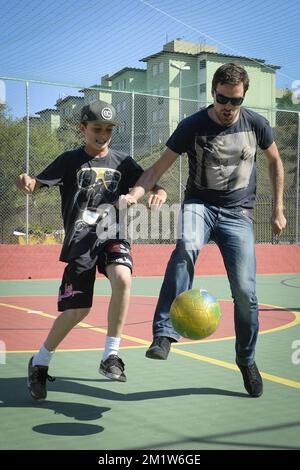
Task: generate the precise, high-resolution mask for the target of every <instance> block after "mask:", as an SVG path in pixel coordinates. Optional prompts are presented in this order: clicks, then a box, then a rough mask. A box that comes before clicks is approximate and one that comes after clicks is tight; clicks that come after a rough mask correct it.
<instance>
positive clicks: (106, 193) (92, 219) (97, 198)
mask: <svg viewBox="0 0 300 470" xmlns="http://www.w3.org/2000/svg"><path fill="white" fill-rule="evenodd" d="M120 180H121V173H120V172H119V171H118V170H113V169H111V168H101V167H84V168H80V169H79V170H78V172H77V187H78V190H77V192H76V194H75V204H76V205H77V207H78V209H79V213H78V215H79V217H78V218H77V219H76V221H75V229H76V230H77V231H81V230H82V229H83V228H85V227H87V226H90V225H96V224H97V223H98V221H99V220H101V218H102V216H103V213H104V211H105V210H106V209H107V208H108V205H111V204H114V203H115V201H116V197H117V189H118V185H119V182H120Z"/></svg>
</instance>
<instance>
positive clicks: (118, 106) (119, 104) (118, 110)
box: [117, 103, 122, 113]
mask: <svg viewBox="0 0 300 470" xmlns="http://www.w3.org/2000/svg"><path fill="white" fill-rule="evenodd" d="M121 106H122V105H121V103H118V104H117V113H119V112H120V111H121Z"/></svg>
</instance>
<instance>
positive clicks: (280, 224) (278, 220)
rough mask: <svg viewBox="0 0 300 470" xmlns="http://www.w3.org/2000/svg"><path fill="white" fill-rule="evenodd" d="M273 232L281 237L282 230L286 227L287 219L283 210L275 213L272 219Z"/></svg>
mask: <svg viewBox="0 0 300 470" xmlns="http://www.w3.org/2000/svg"><path fill="white" fill-rule="evenodd" d="M271 223H272V231H273V233H274V234H275V235H280V234H281V232H282V230H283V229H284V228H285V227H286V218H285V216H284V214H283V211H282V210H279V211H276V210H274V211H273V214H272V218H271Z"/></svg>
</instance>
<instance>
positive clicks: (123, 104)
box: [122, 101, 126, 111]
mask: <svg viewBox="0 0 300 470" xmlns="http://www.w3.org/2000/svg"><path fill="white" fill-rule="evenodd" d="M125 109H126V101H123V103H122V111H125Z"/></svg>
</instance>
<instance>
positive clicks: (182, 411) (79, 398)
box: [0, 245, 300, 450]
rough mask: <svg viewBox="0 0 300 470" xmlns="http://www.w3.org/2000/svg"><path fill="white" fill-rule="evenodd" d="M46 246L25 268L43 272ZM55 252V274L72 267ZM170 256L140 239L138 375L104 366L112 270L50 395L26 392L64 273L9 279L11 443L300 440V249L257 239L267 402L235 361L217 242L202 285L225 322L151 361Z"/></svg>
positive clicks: (205, 260)
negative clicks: (116, 375)
mask: <svg viewBox="0 0 300 470" xmlns="http://www.w3.org/2000/svg"><path fill="white" fill-rule="evenodd" d="M31 249H32V248H31ZM48 249H49V247H48ZM41 250H46V247H39V248H37V249H36V251H39V252H38V254H35V253H34V251H33V252H32V257H31V264H30V263H29V262H28V263H27V265H26V263H25V265H24V266H23V267H21V268H20V271H19V272H18V273H15V275H18V276H19V277H20V276H22V275H23V277H25V276H26V275H27V278H28V277H29V275H30V273H33V272H36V273H38V266H37V257H39V258H41V256H40V255H41ZM7 251H8V250H6V252H7ZM15 251H16V249H15ZM52 251H53V253H52V255H53V260H52V258H51V256H50V255H49V256H48V260H47V262H48V267H49V272H50V273H51V274H52V275H53V274H55V272H54V270H55V269H61V267H60V266H59V263H58V262H56V261H55V257H54V255H56V251H57V248H55V249H54V250H52ZM142 253H143V256H141V254H142ZM149 253H152V256H151V257H149V258H147V254H149ZM169 253H170V247H168V248H164V249H163V248H161V247H156V252H155V248H154V249H152V248H151V250H150V249H149V247H147V246H146V247H141V246H136V247H135V249H134V251H133V254H134V258H135V266H136V268H135V276H134V278H133V287H132V297H131V303H130V309H129V315H128V319H127V322H126V327H125V330H124V335H123V340H122V347H121V351H120V355H121V357H122V358H123V360H124V362H125V364H126V374H127V377H128V381H127V382H126V383H119V382H112V381H109V380H107V379H106V378H104V377H103V376H101V375H99V374H98V366H99V362H100V358H101V349H103V346H104V338H105V329H106V312H107V306H108V300H109V295H110V287H109V283H108V281H107V280H106V279H105V278H103V277H102V278H99V279H98V280H97V281H96V288H95V294H96V295H95V300H94V305H93V310H92V312H91V314H90V315H89V316H88V317H87V318H86V321H85V322H84V323H81V324H80V325H78V327H76V329H75V330H73V331H72V332H71V333H70V335H69V336H68V337H67V339H66V340H65V341H64V342H63V343H62V344H61V347H60V348H59V350H58V351H57V353H56V354H55V357H54V359H53V360H52V363H51V370H50V374H51V375H53V376H55V377H56V381H55V382H53V383H49V387H48V390H49V392H48V398H47V401H45V402H43V403H36V402H33V401H32V399H31V397H30V396H29V394H28V392H27V388H26V373H27V372H26V371H27V363H28V360H29V358H30V357H31V355H32V353H33V352H34V351H36V350H37V349H38V348H39V345H40V343H41V342H42V340H43V338H44V337H45V335H46V333H47V330H48V329H49V327H50V326H51V324H52V321H53V319H54V318H55V317H56V316H57V311H56V296H57V289H58V286H59V282H60V280H59V279H53V278H52V279H34V278H32V279H23V280H11V281H4V280H2V281H1V284H0V288H1V300H0V308H1V310H0V312H1V337H2V338H4V340H5V344H6V348H7V350H6V364H1V366H0V377H1V379H0V380H1V386H0V401H1V405H0V407H1V409H0V414H1V423H2V425H1V439H0V442H1V448H2V449H8V448H9V449H69V450H71V449H73V450H78V449H98V450H101V449H106V450H108V449H121V450H122V449H123V450H125V449H126V450H130V449H135V450H140V449H148V450H151V449H156V450H159V449H165V450H175V449H182V450H184V449H194V450H195V449H196V450H197V449H211V450H217V449H299V448H300V442H299V426H300V410H299V392H300V360H299V359H300V353H299V345H300V322H299V320H300V308H299V288H300V273H299V270H297V266H299V260H300V250H299V247H295V246H293V247H291V246H280V245H276V246H272V245H258V246H257V257H258V279H257V290H258V299H259V304H260V336H259V341H258V347H257V364H258V366H259V368H260V370H261V372H262V376H263V379H264V394H263V396H262V397H261V398H259V399H253V398H250V397H249V396H248V394H247V393H246V391H245V390H244V387H243V383H242V377H241V374H240V372H239V371H238V370H237V368H236V366H235V363H234V331H233V306H232V302H231V296H230V291H229V285H228V281H227V278H226V276H225V275H224V272H223V270H224V268H223V266H222V260H221V257H220V255H219V254H218V251H217V249H216V247H214V246H210V245H209V246H208V247H206V248H205V249H204V252H203V253H202V255H201V257H200V258H199V260H198V265H197V266H198V267H197V273H198V276H197V277H196V279H195V282H194V287H199V288H200V287H205V288H206V289H207V290H208V291H209V292H212V293H213V294H214V295H215V296H216V297H217V298H218V299H219V300H220V303H221V307H222V315H223V317H222V321H221V324H220V326H219V328H218V329H217V331H216V332H215V333H214V334H213V336H211V337H210V338H208V339H206V340H202V341H187V340H183V341H181V342H180V343H178V344H176V346H175V345H173V347H172V352H171V354H170V357H169V359H168V360H167V361H154V360H150V359H147V358H145V356H144V355H145V351H146V348H147V346H148V345H149V343H150V340H151V337H152V334H151V323H152V316H153V311H154V307H155V304H156V300H157V295H158V293H159V288H160V285H161V282H162V277H161V274H160V275H159V271H163V269H164V265H165V264H164V263H165V261H166V260H167V258H168V255H169ZM1 254H2V255H3V252H2V253H1ZM13 256H16V255H14V254H13V253H12V251H11V252H10V253H7V255H6V258H5V255H3V258H4V260H5V259H6V260H8V259H10V260H11V261H12V257H13ZM147 259H149V266H150V268H149V269H147V270H146V272H147V275H146V276H145V275H142V273H143V272H145V260H147ZM200 260H202V263H201V262H200ZM43 262H45V260H44V261H43ZM152 263H153V264H152ZM60 264H62V263H60ZM11 265H12V263H9V266H11ZM33 266H34V268H33ZM52 266H53V270H52V271H51V267H52ZM57 266H58V268H57ZM33 269H34V271H33ZM41 269H44V267H43V265H42V267H41ZM151 271H152V274H154V275H153V276H151ZM212 271H215V274H213V273H212ZM200 272H201V273H203V274H201V276H199V274H200ZM145 274H146V273H145ZM149 274H150V275H149ZM7 275H9V274H8V273H7ZM45 275H46V272H45V271H44V275H43V277H44V276H45ZM10 276H11V277H13V274H12V272H10ZM41 276H42V275H41ZM99 350H100V351H99ZM297 351H298V352H297ZM293 354H294V355H293Z"/></svg>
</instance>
